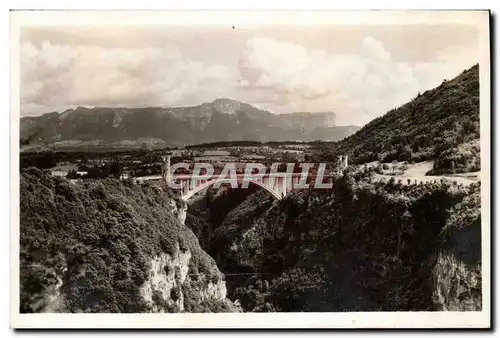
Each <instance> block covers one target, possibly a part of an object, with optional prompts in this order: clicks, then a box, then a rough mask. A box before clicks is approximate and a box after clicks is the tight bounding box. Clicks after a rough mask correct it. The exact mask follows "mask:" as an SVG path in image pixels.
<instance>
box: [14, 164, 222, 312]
mask: <svg viewBox="0 0 500 338" xmlns="http://www.w3.org/2000/svg"><path fill="white" fill-rule="evenodd" d="M171 202H172V197H170V196H168V194H167V193H165V192H164V191H161V190H160V189H158V188H154V187H151V186H147V185H146V186H137V185H128V184H125V183H121V182H119V181H117V180H112V179H108V180H101V181H88V182H84V183H81V184H78V185H73V184H71V183H70V182H69V181H67V180H66V179H61V178H54V177H51V176H50V175H49V174H48V173H46V172H42V171H40V170H38V169H29V170H26V171H24V172H23V173H22V175H21V181H20V203H21V205H20V211H21V212H20V234H21V238H20V250H21V252H20V260H21V276H20V277H21V311H22V312H36V311H39V310H40V307H41V305H43V304H38V305H36V302H37V301H40V302H43V299H42V298H43V297H41V296H42V295H43V294H44V293H46V291H47V290H48V289H50V287H53V285H54V281H55V279H56V276H62V282H63V284H62V287H61V291H62V294H63V296H64V298H65V304H64V307H65V309H66V311H70V312H143V311H148V308H147V307H146V304H145V303H144V301H143V299H142V298H141V296H140V294H139V287H140V286H141V285H142V284H143V283H144V282H145V280H146V278H147V272H148V269H149V262H150V261H151V259H152V257H154V256H155V255H158V254H159V253H162V252H166V253H172V252H173V250H175V246H176V242H178V243H179V245H180V248H181V250H186V249H188V250H190V251H191V253H192V259H191V261H190V267H189V268H190V272H189V273H191V272H192V271H195V272H198V273H199V274H200V275H201V274H203V275H204V276H205V280H206V281H207V283H208V281H217V280H220V279H221V278H223V276H222V274H221V273H220V272H219V270H218V269H217V267H216V264H215V262H214V261H213V259H212V258H211V257H210V256H208V255H207V254H206V253H205V252H204V251H202V250H201V248H200V247H199V244H198V240H197V239H196V237H195V235H194V234H193V233H192V231H191V230H189V229H188V228H187V227H186V226H184V225H182V224H181V223H179V221H178V220H177V218H176V217H175V216H174V214H173V213H172V209H171V207H169V206H170V205H171ZM198 280H200V279H198ZM191 294H192V292H191ZM186 298H187V299H186ZM186 298H185V303H190V302H191V301H192V299H189V297H186ZM191 303H192V302H191ZM191 303H190V304H191ZM39 305H40V306H39ZM186 308H187V309H189V306H186ZM197 310H198V311H203V310H204V309H203V308H198V309H197Z"/></svg>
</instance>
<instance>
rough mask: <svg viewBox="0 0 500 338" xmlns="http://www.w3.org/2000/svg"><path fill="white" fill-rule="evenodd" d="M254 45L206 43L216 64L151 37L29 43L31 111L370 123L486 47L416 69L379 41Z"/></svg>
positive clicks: (25, 109) (438, 56)
mask: <svg viewBox="0 0 500 338" xmlns="http://www.w3.org/2000/svg"><path fill="white" fill-rule="evenodd" d="M131 39H132V40H134V41H135V40H137V37H135V39H134V38H133V37H131ZM145 39H146V38H145ZM245 39H246V43H242V44H241V45H239V44H238V46H242V47H239V48H241V50H240V51H239V52H238V51H232V50H230V49H227V48H233V47H235V46H236V45H234V46H227V45H224V46H222V45H220V44H217V41H215V40H216V39H215V40H214V41H212V42H211V43H207V44H206V46H205V45H204V46H205V47H206V50H207V53H208V52H211V53H212V54H211V55H212V56H214V55H217V57H215V58H212V60H215V61H213V62H212V63H211V62H209V61H207V57H205V54H203V53H202V52H198V54H196V53H193V52H192V51H191V53H190V55H191V57H186V54H185V53H188V49H186V48H187V47H186V46H184V45H183V46H184V47H183V48H184V49H182V50H179V49H177V48H175V47H172V46H177V44H175V43H165V44H162V43H161V41H160V40H159V39H156V40H154V43H149V42H148V41H149V40H147V39H146V40H147V41H145V42H144V43H143V44H142V47H141V46H139V45H138V44H134V43H131V44H130V46H127V45H126V44H125V45H124V44H122V45H113V46H114V47H107V46H105V45H103V44H100V45H92V44H89V43H90V42H89V41H88V40H85V41H81V39H80V40H79V39H73V41H72V43H68V42H67V41H66V40H64V41H62V40H61V41H58V42H60V43H54V42H50V41H49V40H44V41H40V40H37V39H33V40H29V39H27V40H24V41H23V43H22V44H21V50H20V61H21V115H28V114H41V113H45V112H51V111H59V112H60V111H63V110H65V109H67V108H70V107H76V106H79V105H84V106H110V107H117V106H122V107H142V106H181V105H197V104H201V103H202V102H209V101H213V100H215V99H216V98H220V97H229V98H233V99H237V100H241V101H245V102H248V103H250V104H254V105H256V106H257V107H259V108H262V109H268V110H270V111H273V112H277V113H288V112H294V111H312V112H314V111H333V112H335V113H336V114H337V122H338V123H339V124H358V125H361V124H364V123H367V122H369V121H370V120H371V119H373V118H374V117H377V116H380V115H382V114H384V113H385V112H387V111H388V110H390V109H392V108H394V107H397V106H399V105H401V104H403V103H405V102H407V101H409V100H411V99H412V98H413V97H415V96H416V95H417V93H418V92H419V91H420V92H423V91H425V90H427V89H430V88H432V87H435V86H437V85H439V84H440V83H441V82H442V80H443V79H445V78H446V79H451V78H453V77H455V76H456V75H458V74H459V73H460V72H461V71H462V70H464V69H466V68H468V67H470V66H472V65H473V64H474V63H476V62H477V51H478V48H477V46H470V47H457V46H455V47H446V48H443V49H442V50H435V51H434V56H433V57H429V58H428V60H427V61H426V62H417V63H415V62H407V61H404V60H401V57H400V56H399V59H397V60H396V59H395V57H393V56H392V55H391V52H390V51H389V50H388V49H387V48H386V47H385V46H384V44H383V43H382V42H381V41H378V40H376V39H374V38H372V37H365V38H363V39H362V40H360V41H359V42H358V44H357V45H356V44H355V43H354V42H353V43H351V45H350V46H351V47H350V48H349V52H339V50H341V49H340V48H337V47H336V46H334V45H333V44H335V43H336V41H335V39H334V38H333V35H332V36H331V37H329V38H324V39H323V40H322V41H324V42H322V45H324V48H325V49H328V50H330V51H329V52H327V51H326V50H321V49H312V48H309V47H306V46H305V45H303V44H301V43H296V42H289V41H286V40H281V39H277V38H269V37H265V38H263V37H251V38H245ZM56 40H57V39H56ZM67 40H68V39H67ZM54 41H55V40H54ZM65 41H66V42H65ZM243 41H245V40H242V42H243ZM146 42H147V43H146ZM303 43H305V42H303ZM338 43H339V44H340V45H341V46H344V44H343V43H342V42H338ZM329 44H330V45H329ZM187 45H188V46H190V47H192V43H189V44H187ZM145 46H146V47H145ZM147 46H151V47H147ZM179 46H181V45H179ZM331 47H336V48H331ZM407 47H408V48H410V47H411V46H407ZM179 48H181V47H179ZM183 51H184V52H183ZM226 51H227V53H226ZM229 51H231V53H230V55H233V56H230V55H229V54H228V53H229ZM233 52H234V53H233ZM400 54H401V53H400ZM403 54H404V53H403ZM428 54H429V55H430V53H428ZM238 55H239V56H238ZM195 59H196V60H195ZM199 60H203V61H199ZM215 63H220V64H215Z"/></svg>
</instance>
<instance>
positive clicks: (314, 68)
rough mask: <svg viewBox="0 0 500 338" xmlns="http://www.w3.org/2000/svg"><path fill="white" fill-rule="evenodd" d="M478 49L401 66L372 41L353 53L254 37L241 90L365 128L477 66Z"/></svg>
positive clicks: (242, 65) (243, 58)
mask: <svg viewBox="0 0 500 338" xmlns="http://www.w3.org/2000/svg"><path fill="white" fill-rule="evenodd" d="M331 43H335V41H331ZM476 50H477V49H475V48H462V49H454V50H444V51H440V52H439V53H438V56H437V58H436V60H435V62H427V63H414V64H410V63H407V62H401V61H395V60H394V59H393V58H392V57H391V54H390V53H389V52H388V51H387V50H386V49H385V48H384V46H383V44H382V43H381V42H380V41H377V40H375V39H373V38H371V37H365V38H364V39H363V40H362V41H361V43H360V45H359V50H358V52H356V53H349V54H347V53H346V54H342V53H337V54H328V53H327V52H325V51H323V50H307V49H306V48H305V47H304V46H302V45H300V44H296V43H290V42H286V41H280V40H275V39H269V38H254V39H251V40H249V41H248V42H247V44H246V46H245V48H244V50H243V51H242V53H241V55H240V59H239V62H238V69H239V72H240V75H241V80H240V85H241V87H242V88H244V89H245V90H247V91H252V92H253V95H255V96H256V97H257V98H258V101H260V102H265V104H267V105H268V106H271V105H272V104H271V103H270V101H272V100H275V106H276V107H286V109H287V110H288V111H290V112H291V111H334V112H336V113H337V114H338V121H339V123H350V124H364V123H366V122H368V121H369V120H371V119H372V118H374V117H376V116H380V115H382V114H383V113H385V112H387V111H388V110H389V109H391V108H394V107H397V106H399V105H401V104H403V103H405V102H407V101H408V100H410V99H412V98H413V97H415V96H416V94H417V92H418V91H424V90H426V89H430V88H432V87H434V86H437V85H439V84H440V83H441V82H442V80H443V79H444V78H448V79H449V78H452V77H454V76H456V75H458V74H459V73H460V72H461V71H462V70H464V69H465V68H468V67H470V66H472V65H473V64H474V63H476V62H477V55H475V51H476ZM256 93H259V94H257V95H256Z"/></svg>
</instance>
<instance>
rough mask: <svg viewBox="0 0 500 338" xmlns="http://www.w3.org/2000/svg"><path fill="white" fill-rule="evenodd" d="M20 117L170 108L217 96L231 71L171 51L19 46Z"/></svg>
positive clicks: (232, 79)
mask: <svg viewBox="0 0 500 338" xmlns="http://www.w3.org/2000/svg"><path fill="white" fill-rule="evenodd" d="M20 53H21V55H20V57H21V59H20V60H21V113H22V114H23V113H24V114H26V113H41V112H47V111H53V110H58V109H57V108H58V107H59V109H60V110H63V109H66V108H68V107H71V106H78V105H87V106H127V107H134V106H145V105H147V106H169V105H184V104H190V103H192V102H188V101H186V100H188V98H190V97H192V96H193V95H196V96H197V97H201V98H203V97H207V98H209V99H212V98H213V97H217V96H221V95H222V94H224V92H226V88H227V87H228V86H229V87H230V86H231V85H233V84H234V83H235V81H236V71H235V70H234V69H233V70H230V69H229V68H227V67H224V66H221V65H205V64H202V63H200V62H197V61H194V60H190V59H187V58H185V57H184V56H183V55H182V54H181V53H180V52H179V51H178V50H176V49H175V48H170V47H168V46H167V47H164V48H103V47H98V46H86V45H81V46H71V45H59V44H52V43H50V42H48V41H44V42H42V43H41V44H40V45H39V46H36V45H34V44H32V43H29V42H27V43H23V44H22V45H21V51H20Z"/></svg>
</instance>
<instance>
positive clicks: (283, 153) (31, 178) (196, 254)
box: [10, 10, 491, 328]
mask: <svg viewBox="0 0 500 338" xmlns="http://www.w3.org/2000/svg"><path fill="white" fill-rule="evenodd" d="M10 16H11V46H10V49H11V67H12V71H11V74H10V77H11V84H12V85H11V101H12V102H11V112H10V114H11V161H12V162H11V184H12V187H11V203H12V207H11V208H12V213H11V229H10V230H11V256H12V257H11V270H10V273H11V276H10V278H11V281H12V282H11V283H12V285H11V293H12V298H11V326H13V327H20V328H22V327H29V328H39V327H63V328H71V327H90V328H100V327H103V328H106V327H120V328H135V327H137V328H139V327H140V328H146V327H154V328H163V327H165V328H167V327H168V328H194V327H215V328H217V327H218V328H225V327H231V328H245V327H254V328H273V327H274V328H276V327H278V328H292V327H302V328H313V327H324V328H335V327H343V328H345V327H419V328H421V327H452V328H453V327H466V328H474V327H479V328H485V327H489V325H490V311H491V309H490V306H491V301H490V293H491V291H490V287H491V285H490V280H491V279H490V278H491V275H490V274H491V272H490V260H491V257H490V255H491V251H490V250H491V249H490V243H491V241H490V115H491V112H490V91H491V89H490V46H489V41H490V36H489V34H490V32H489V29H490V26H489V25H490V13H489V12H488V11H486V10H485V11H479V10H478V11H473V10H471V11H410V10H409V11H349V12H342V11H323V12H321V11H316V12H314V11H312V12H307V11H295V12H293V11H290V12H287V11H275V12H273V11H255V12H244V11H243V12H231V11H213V12H210V11H205V12H204V11H191V12H190V11H180V12H173V11H170V12H169V11H151V12H147V11H143V12H136V13H134V12H133V11H115V12H113V11H108V12H106V11H87V12H79V11H72V12H64V11H12V12H11V14H10ZM68 314H74V315H75V316H76V315H82V317H65V315H68ZM125 314H126V315H127V317H120V316H121V315H125ZM133 314H136V315H137V316H133ZM139 314H140V315H139ZM83 315H85V316H83ZM143 315H144V316H147V317H142V316H143ZM193 316H194V317H193ZM78 318H81V321H78V320H79V319H78ZM141 318H149V319H148V320H145V319H141Z"/></svg>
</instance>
